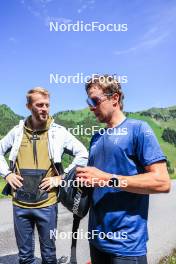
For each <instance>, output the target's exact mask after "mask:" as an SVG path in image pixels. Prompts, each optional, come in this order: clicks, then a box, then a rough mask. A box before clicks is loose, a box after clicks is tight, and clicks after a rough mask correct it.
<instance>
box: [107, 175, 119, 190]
mask: <svg viewBox="0 0 176 264" xmlns="http://www.w3.org/2000/svg"><path fill="white" fill-rule="evenodd" d="M108 186H109V187H119V179H118V177H117V175H115V174H112V178H110V180H109V182H108Z"/></svg>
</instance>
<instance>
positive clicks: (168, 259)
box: [158, 249, 176, 264]
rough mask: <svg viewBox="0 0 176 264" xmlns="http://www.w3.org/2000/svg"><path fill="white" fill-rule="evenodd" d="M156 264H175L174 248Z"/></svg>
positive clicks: (175, 253) (175, 251) (175, 252)
mask: <svg viewBox="0 0 176 264" xmlns="http://www.w3.org/2000/svg"><path fill="white" fill-rule="evenodd" d="M158 264H176V249H174V250H173V251H172V253H171V254H170V255H168V256H165V257H164V258H162V259H161V260H160V261H159V263H158Z"/></svg>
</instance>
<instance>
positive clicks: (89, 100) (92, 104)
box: [86, 97, 97, 107]
mask: <svg viewBox="0 0 176 264" xmlns="http://www.w3.org/2000/svg"><path fill="white" fill-rule="evenodd" d="M86 102H87V104H88V105H89V106H93V107H95V106H96V105H97V100H96V99H92V98H90V97H88V98H87V100H86Z"/></svg>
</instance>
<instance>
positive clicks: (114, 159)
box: [89, 118, 166, 256]
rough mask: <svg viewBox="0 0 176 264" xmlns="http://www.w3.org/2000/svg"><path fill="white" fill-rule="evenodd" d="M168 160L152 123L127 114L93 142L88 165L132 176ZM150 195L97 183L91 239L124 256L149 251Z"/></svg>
mask: <svg viewBox="0 0 176 264" xmlns="http://www.w3.org/2000/svg"><path fill="white" fill-rule="evenodd" d="M161 160H166V157H165V156H164V155H163V152H162V151H161V148H160V146H159V143H158V141H157V139H156V136H155V135H154V133H153V131H152V129H151V128H150V126H149V125H148V124H147V123H146V122H144V121H141V120H135V119H129V118H126V119H125V120H124V121H123V122H122V123H121V124H120V125H119V126H117V127H115V128H111V129H107V130H102V131H101V133H97V134H95V135H94V136H93V138H92V140H91V144H90V156H89V165H90V166H94V167H96V168H98V169H100V170H102V171H105V172H108V173H112V174H117V175H124V176H129V177H130V176H133V175H136V174H139V173H145V168H144V167H145V166H147V165H150V164H152V163H155V162H157V161H161ZM148 205H149V195H144V194H135V193H130V192H125V191H122V190H120V189H119V188H118V187H97V188H94V190H93V194H92V206H91V208H90V214H89V232H90V233H89V234H91V239H90V242H91V243H92V244H93V245H94V246H95V247H97V248H98V249H100V250H102V251H105V252H107V253H111V254H115V255H122V256H142V255H145V254H146V241H147V240H148V232H147V217H148Z"/></svg>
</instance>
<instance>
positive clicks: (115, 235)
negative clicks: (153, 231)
mask: <svg viewBox="0 0 176 264" xmlns="http://www.w3.org/2000/svg"><path fill="white" fill-rule="evenodd" d="M72 236H73V238H74V239H87V240H89V239H95V238H96V237H98V238H99V239H113V240H127V239H128V234H127V232H120V231H119V232H118V231H117V232H107V233H104V232H99V230H92V231H91V232H90V231H87V232H85V231H84V230H83V229H80V230H78V231H77V232H74V233H73V232H71V231H70V232H64V231H62V232H58V230H57V229H54V230H50V239H71V238H72Z"/></svg>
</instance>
